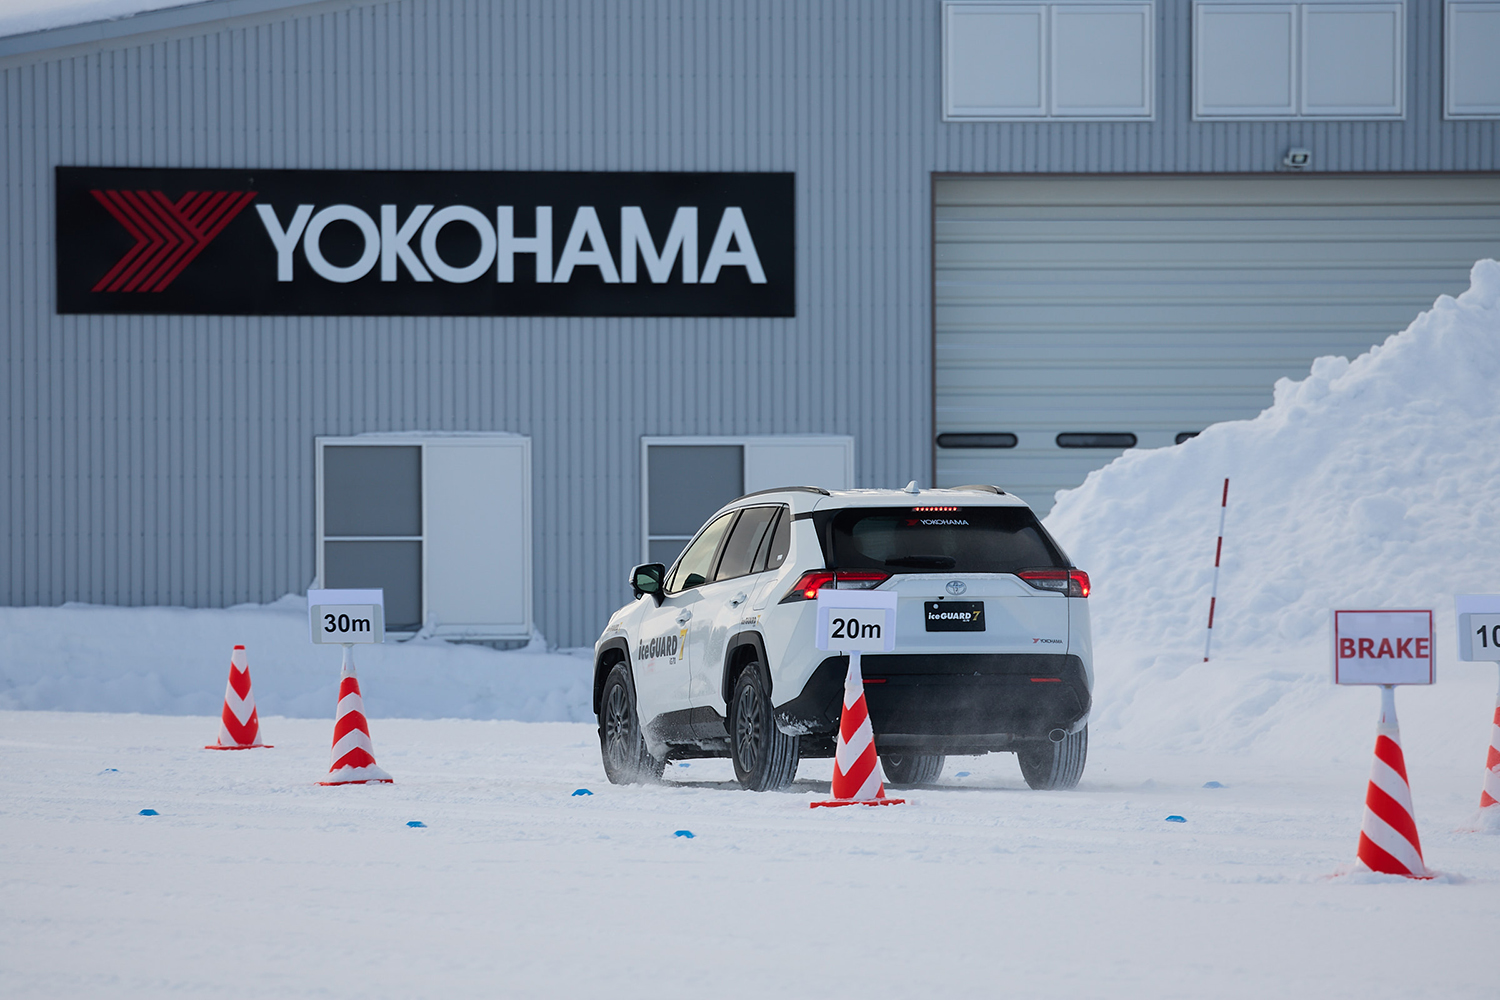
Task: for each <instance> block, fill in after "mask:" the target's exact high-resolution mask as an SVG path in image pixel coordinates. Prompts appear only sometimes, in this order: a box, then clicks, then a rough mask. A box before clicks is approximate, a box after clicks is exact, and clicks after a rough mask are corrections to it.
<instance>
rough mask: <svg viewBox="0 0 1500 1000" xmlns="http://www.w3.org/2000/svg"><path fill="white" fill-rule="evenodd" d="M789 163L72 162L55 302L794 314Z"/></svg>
mask: <svg viewBox="0 0 1500 1000" xmlns="http://www.w3.org/2000/svg"><path fill="white" fill-rule="evenodd" d="M793 178H794V175H792V174H789V173H783V174H750V173H743V174H738V173H725V174H709V173H540V172H525V173H522V172H495V171H484V172H481V171H372V170H176V169H170V170H169V169H134V168H112V167H58V168H57V311H58V312H60V313H178V314H181V313H187V314H199V315H233V316H793V315H795V314H796V297H795V281H796V271H795V268H794V266H793V249H794V234H795V213H794V207H793V193H794V192H793Z"/></svg>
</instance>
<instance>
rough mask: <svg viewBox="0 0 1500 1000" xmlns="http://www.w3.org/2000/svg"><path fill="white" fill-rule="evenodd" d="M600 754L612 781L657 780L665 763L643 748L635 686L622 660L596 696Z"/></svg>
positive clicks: (631, 782)
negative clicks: (601, 691)
mask: <svg viewBox="0 0 1500 1000" xmlns="http://www.w3.org/2000/svg"><path fill="white" fill-rule="evenodd" d="M599 754H600V756H601V757H602V758H603V759H604V774H605V776H606V777H608V778H609V780H610V783H611V784H615V785H630V784H635V783H637V782H648V781H656V780H658V779H659V778H660V777H661V774H662V769H663V768H664V767H665V766H666V762H665V761H659V760H657V759H656V758H655V757H652V756H651V752H650V751H649V750H647V749H646V739H645V737H644V736H643V735H642V734H641V722H640V717H639V715H638V714H637V713H636V709H635V689H634V687H633V686H632V685H631V683H630V671H629V670H628V668H626V666H625V664H623V663H617V664H615V668H614V669H613V670H611V671H610V672H609V677H608V678H606V679H605V681H604V691H603V693H602V694H601V695H600V696H599Z"/></svg>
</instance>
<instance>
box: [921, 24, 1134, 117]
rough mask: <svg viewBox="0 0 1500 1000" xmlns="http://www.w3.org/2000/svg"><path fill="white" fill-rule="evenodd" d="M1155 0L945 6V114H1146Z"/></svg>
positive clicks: (1083, 115)
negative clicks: (1141, 0) (1142, 0)
mask: <svg viewBox="0 0 1500 1000" xmlns="http://www.w3.org/2000/svg"><path fill="white" fill-rule="evenodd" d="M1155 26H1156V16H1155V4H1154V3H1153V2H1149V0H1148V2H1125V0H1105V2H1102V3H1098V2H1096V3H1078V2H1069V0H1060V2H1054V3H961V2H949V3H945V4H943V119H944V120H945V121H954V122H958V121H1035V120H1047V119H1064V120H1072V121H1149V120H1150V119H1151V117H1152V115H1153V113H1154V108H1155V100H1154V90H1153V84H1154V79H1155V71H1154V68H1153V53H1154V42H1155V35H1156V30H1155Z"/></svg>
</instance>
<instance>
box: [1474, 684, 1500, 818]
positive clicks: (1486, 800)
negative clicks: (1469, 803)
mask: <svg viewBox="0 0 1500 1000" xmlns="http://www.w3.org/2000/svg"><path fill="white" fill-rule="evenodd" d="M1496 807H1500V695H1496V696H1495V724H1494V725H1493V726H1492V727H1490V752H1489V753H1488V754H1487V755H1486V756H1485V761H1484V790H1483V791H1482V792H1480V793H1479V811H1480V812H1481V813H1484V811H1485V810H1486V809H1496V812H1500V808H1496Z"/></svg>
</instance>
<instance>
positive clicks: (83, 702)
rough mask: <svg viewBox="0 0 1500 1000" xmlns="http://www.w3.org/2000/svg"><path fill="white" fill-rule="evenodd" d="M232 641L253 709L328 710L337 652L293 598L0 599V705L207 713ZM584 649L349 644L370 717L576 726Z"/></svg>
mask: <svg viewBox="0 0 1500 1000" xmlns="http://www.w3.org/2000/svg"><path fill="white" fill-rule="evenodd" d="M235 644H243V645H244V646H245V647H246V652H247V653H248V654H249V657H250V679H251V682H252V685H253V690H254V692H255V702H256V707H257V709H258V711H259V712H260V715H261V717H262V718H265V717H267V716H277V715H283V716H295V717H299V718H331V717H332V716H333V710H334V706H335V704H336V703H337V701H338V680H339V663H340V649H339V647H338V646H314V645H313V644H312V643H311V642H310V641H309V639H308V628H307V600H306V598H305V597H298V596H288V597H284V598H282V599H281V600H279V601H277V602H275V603H274V604H267V605H254V604H249V605H240V606H238V607H233V608H226V609H222V610H220V609H187V608H116V607H100V606H95V605H80V604H70V605H64V606H62V607H60V608H0V709H5V708H26V709H62V710H66V711H79V712H147V713H152V714H158V715H214V716H216V715H218V714H219V710H220V709H221V708H222V707H223V704H224V686H225V683H226V681H227V680H228V677H229V654H230V650H231V647H233V646H234V645H235ZM581 652H582V654H583V655H575V654H568V653H556V652H553V653H548V652H546V651H545V647H544V645H543V644H542V643H541V642H539V641H536V640H534V641H533V642H532V644H531V645H530V646H528V647H526V648H524V649H521V650H516V651H514V652H502V651H496V650H493V649H490V648H488V647H485V646H474V645H455V644H453V643H448V642H442V641H437V640H420V639H417V640H412V641H410V642H404V643H397V642H387V643H385V644H384V645H378V646H356V647H355V648H354V660H355V664H356V666H357V668H358V670H359V676H360V684H361V687H362V688H363V689H364V699H365V706H366V708H367V710H368V711H369V712H370V714H371V715H372V716H376V717H385V718H390V717H401V718H415V719H437V718H457V719H518V720H521V721H524V722H585V721H589V720H591V719H592V718H593V712H592V706H591V704H590V696H591V687H590V685H591V681H592V660H591V658H590V656H589V653H590V652H591V651H589V650H584V651H581ZM275 737H276V734H275V733H274V731H272V732H268V733H267V738H268V739H270V740H271V742H275Z"/></svg>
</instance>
